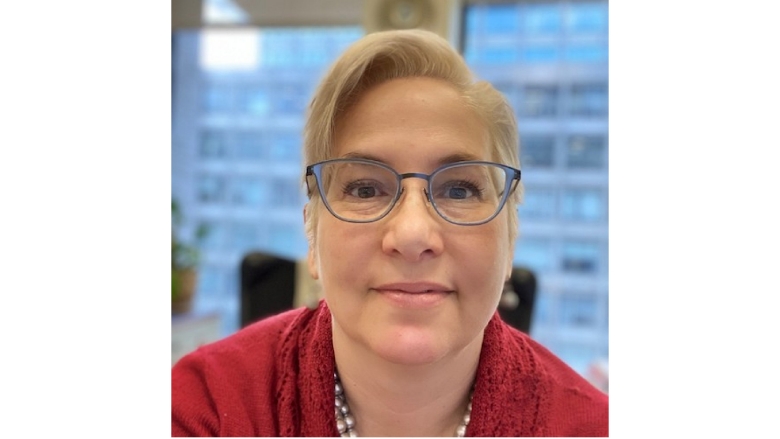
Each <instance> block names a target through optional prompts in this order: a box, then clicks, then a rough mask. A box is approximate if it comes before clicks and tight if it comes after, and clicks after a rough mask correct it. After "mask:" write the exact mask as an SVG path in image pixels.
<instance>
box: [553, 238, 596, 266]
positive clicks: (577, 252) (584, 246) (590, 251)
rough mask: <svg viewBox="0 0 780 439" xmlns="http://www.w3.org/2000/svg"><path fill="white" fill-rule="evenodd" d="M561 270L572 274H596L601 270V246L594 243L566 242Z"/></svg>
mask: <svg viewBox="0 0 780 439" xmlns="http://www.w3.org/2000/svg"><path fill="white" fill-rule="evenodd" d="M562 253H563V256H562V259H561V268H562V269H563V271H567V272H570V273H594V272H596V271H597V270H598V269H599V245H598V243H596V242H594V241H577V240H566V241H564V243H563V251H562Z"/></svg>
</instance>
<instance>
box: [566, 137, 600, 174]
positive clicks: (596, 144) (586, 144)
mask: <svg viewBox="0 0 780 439" xmlns="http://www.w3.org/2000/svg"><path fill="white" fill-rule="evenodd" d="M568 143H569V145H568V150H567V154H566V166H567V167H568V168H572V169H601V168H604V166H605V152H606V142H605V139H604V136H586V135H578V136H571V137H569V142H568Z"/></svg>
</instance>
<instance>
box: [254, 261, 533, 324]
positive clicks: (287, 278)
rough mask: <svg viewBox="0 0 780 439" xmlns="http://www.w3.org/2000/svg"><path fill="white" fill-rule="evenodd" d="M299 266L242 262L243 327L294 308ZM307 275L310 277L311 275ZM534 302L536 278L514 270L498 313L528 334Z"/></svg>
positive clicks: (266, 262) (524, 271)
mask: <svg viewBox="0 0 780 439" xmlns="http://www.w3.org/2000/svg"><path fill="white" fill-rule="evenodd" d="M297 264H298V263H297V262H296V261H293V260H290V259H286V258H282V257H279V256H276V255H272V254H268V253H262V252H251V253H248V254H246V255H245V256H244V258H243V259H242V260H241V327H242V328H243V327H245V326H247V325H249V324H250V323H253V322H256V321H257V320H260V319H262V318H263V317H267V316H270V315H273V314H278V313H280V312H282V311H287V310H289V309H292V308H294V307H295V297H296V291H297V290H296V286H299V285H297V283H300V282H301V277H297V274H296V265H297ZM305 275H306V276H308V273H306V274H305ZM307 288H308V286H307ZM298 294H299V295H300V294H301V293H300V292H298ZM535 299H536V276H534V274H533V272H531V271H530V270H528V269H526V268H523V267H515V268H514V270H513V271H512V276H511V278H510V279H509V281H507V283H506V285H505V286H504V292H503V293H502V295H501V301H500V302H499V305H498V312H499V314H500V315H501V318H502V319H503V320H504V321H505V322H507V323H508V324H510V325H512V326H514V327H515V328H517V329H519V330H520V331H523V332H525V333H528V332H529V331H530V329H531V318H532V316H533V307H534V302H535ZM308 301H312V299H311V298H309V299H308Z"/></svg>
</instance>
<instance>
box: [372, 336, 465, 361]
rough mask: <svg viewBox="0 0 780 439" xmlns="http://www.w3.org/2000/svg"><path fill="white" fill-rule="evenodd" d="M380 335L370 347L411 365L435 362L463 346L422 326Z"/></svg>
mask: <svg viewBox="0 0 780 439" xmlns="http://www.w3.org/2000/svg"><path fill="white" fill-rule="evenodd" d="M378 335H379V337H377V338H378V339H374V340H372V341H370V342H369V344H370V346H369V347H370V348H371V349H372V350H373V351H374V352H375V353H376V354H377V355H378V356H380V357H382V358H384V359H385V360H386V361H388V362H391V363H396V364H403V365H409V366H413V365H425V364H431V363H435V362H437V361H439V360H441V359H442V358H444V357H445V356H447V355H448V354H449V353H451V352H452V351H453V350H460V349H462V348H463V347H462V346H454V345H453V344H452V341H451V340H446V339H443V337H442V336H441V335H438V334H435V333H431V331H430V330H425V329H421V328H393V329H392V330H388V331H387V332H386V333H385V334H378Z"/></svg>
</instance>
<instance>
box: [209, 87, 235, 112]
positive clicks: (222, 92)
mask: <svg viewBox="0 0 780 439" xmlns="http://www.w3.org/2000/svg"><path fill="white" fill-rule="evenodd" d="M203 110H204V111H205V112H206V114H223V113H229V112H230V110H231V93H230V86H228V85H221V84H208V85H206V90H205V91H204V93H203Z"/></svg>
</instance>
